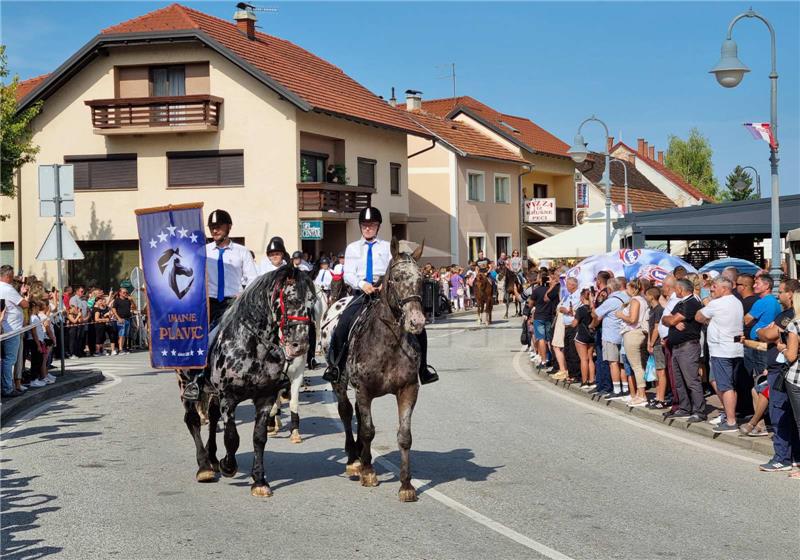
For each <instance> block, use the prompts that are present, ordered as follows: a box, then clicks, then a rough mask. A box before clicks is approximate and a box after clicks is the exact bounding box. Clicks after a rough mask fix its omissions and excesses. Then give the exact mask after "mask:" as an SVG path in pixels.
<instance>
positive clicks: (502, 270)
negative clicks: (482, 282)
mask: <svg viewBox="0 0 800 560" xmlns="http://www.w3.org/2000/svg"><path fill="white" fill-rule="evenodd" d="M497 293H498V296H499V297H498V298H497V301H498V302H502V303H505V304H506V313H505V315H503V318H504V319H508V306H509V305H510V304H511V302H514V311H515V315H514V316H515V317H519V316H520V315H522V310H521V308H520V293H521V290H520V285H519V279H518V278H517V275H516V274H514V273H513V272H512V271H511V270H509V269H508V268H506V267H505V266H501V267H499V268H498V269H497Z"/></svg>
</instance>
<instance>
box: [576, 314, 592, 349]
mask: <svg viewBox="0 0 800 560" xmlns="http://www.w3.org/2000/svg"><path fill="white" fill-rule="evenodd" d="M575 319H577V321H578V332H577V333H576V334H575V341H576V342H580V343H581V344H588V345H589V346H594V340H595V333H594V332H592V331H591V330H590V329H589V324H590V323H591V322H592V311H591V310H590V309H589V306H588V305H581V306H580V307H578V308H577V309H576V310H575Z"/></svg>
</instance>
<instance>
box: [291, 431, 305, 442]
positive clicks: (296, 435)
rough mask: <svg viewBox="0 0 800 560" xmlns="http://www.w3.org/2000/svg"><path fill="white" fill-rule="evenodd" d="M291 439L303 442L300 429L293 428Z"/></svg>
mask: <svg viewBox="0 0 800 560" xmlns="http://www.w3.org/2000/svg"><path fill="white" fill-rule="evenodd" d="M289 441H291V442H292V443H303V438H302V437H300V430H292V435H291V436H289Z"/></svg>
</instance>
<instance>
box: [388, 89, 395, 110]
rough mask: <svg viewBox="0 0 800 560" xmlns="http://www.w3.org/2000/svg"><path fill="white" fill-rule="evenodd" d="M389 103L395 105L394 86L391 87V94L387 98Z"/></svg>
mask: <svg viewBox="0 0 800 560" xmlns="http://www.w3.org/2000/svg"><path fill="white" fill-rule="evenodd" d="M389 105H391V106H392V107H397V98H396V97H395V96H394V88H392V96H391V97H390V98H389Z"/></svg>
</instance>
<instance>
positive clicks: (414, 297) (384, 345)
mask: <svg viewBox="0 0 800 560" xmlns="http://www.w3.org/2000/svg"><path fill="white" fill-rule="evenodd" d="M423 247H424V243H422V244H421V245H420V246H419V247H417V249H416V250H415V251H414V252H413V253H412V254H408V253H405V252H403V253H401V252H400V251H399V246H398V242H397V240H396V239H392V245H391V253H392V260H391V261H390V263H389V267H388V269H387V271H386V275H385V276H384V279H383V285H382V287H381V289H380V291H379V292H378V293H376V294H375V295H373V296H366V295H360V296H355V297H372V301H371V302H370V304H369V306H368V307H367V308H366V309H365V310H364V311H363V313H362V314H361V316H360V317H359V318H358V319H357V320H356V322H355V324H354V325H353V328H352V331H351V334H350V337H349V338H348V341H347V344H348V345H349V346H348V348H349V354H348V357H347V363H346V365H345V368H344V371H343V372H342V375H341V377H340V378H339V381H338V382H336V383H333V389H334V392H335V394H336V399H337V401H338V409H339V417H340V418H341V420H342V423H343V424H344V430H345V452H346V453H347V466H346V467H345V473H346V474H347V475H349V476H357V477H358V478H359V479H360V480H361V485H362V486H367V487H369V486H377V485H378V477H377V475H376V474H375V469H374V467H373V466H372V450H371V445H372V440H373V438H374V437H375V426H374V425H373V423H372V400H373V399H375V398H377V397H381V396H384V395H387V394H390V393H391V394H394V395H395V397H396V399H397V411H398V416H399V419H400V425H399V427H398V430H397V444H398V446H399V448H400V458H401V466H400V490H399V493H398V497H399V499H400V501H401V502H413V501H416V500H417V492H416V490H415V489H414V487H413V486H412V484H411V470H410V466H409V450H410V448H411V414H412V412H413V410H414V405H415V404H416V402H417V393H418V391H419V385H418V382H417V375H418V372H419V366H420V352H419V345H418V342H417V339H416V338H415V336H414V335H418V334H419V333H421V332H422V330H423V329H424V328H425V313H424V311H423V309H422V274H421V273H420V270H419V268H418V266H417V262H416V261H418V260H419V258H420V256H422V249H423ZM344 302H345V300H340V301H337V302H336V303H334V304H333V305H332V306H331V308H330V309H329V311H328V313H327V314H326V316H325V319H324V320H323V327H322V340H323V348H325V350H326V351H327V349H328V347H329V346H330V337H331V334H332V333H333V330H334V329H335V323H336V322H337V319H338V316H339V314H341V312H342V310H343V309H344V306H345V303H344ZM367 333H368V334H369V335H368V336H367ZM348 385H349V386H350V387H352V388H353V389H355V413H356V420H357V424H358V439H357V440H356V439H354V438H353V429H352V420H353V404H352V403H351V402H350V399H349V398H348V396H347V388H348Z"/></svg>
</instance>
